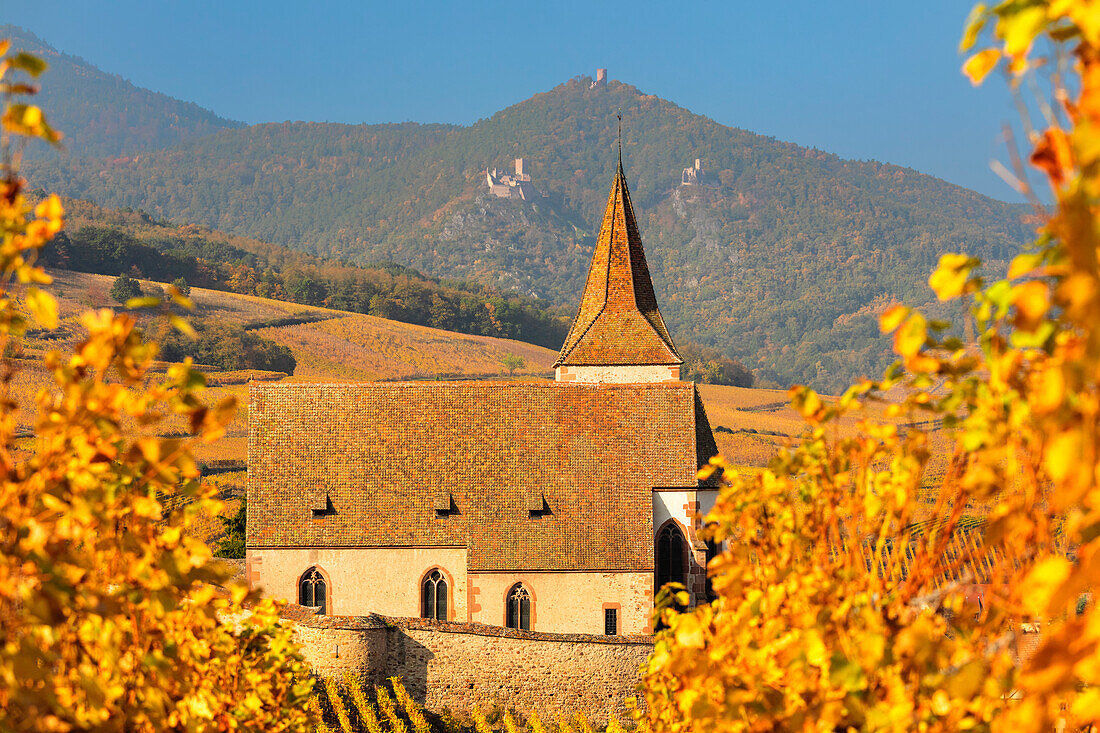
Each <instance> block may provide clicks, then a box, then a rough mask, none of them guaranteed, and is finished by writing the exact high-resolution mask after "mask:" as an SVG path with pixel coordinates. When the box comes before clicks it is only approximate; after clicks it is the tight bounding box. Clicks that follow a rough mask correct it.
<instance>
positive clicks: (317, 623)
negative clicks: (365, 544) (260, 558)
mask: <svg viewBox="0 0 1100 733" xmlns="http://www.w3.org/2000/svg"><path fill="white" fill-rule="evenodd" d="M281 616H282V618H284V619H285V620H287V621H291V622H293V623H295V624H298V625H300V626H306V627H310V628H316V629H339V630H346V631H362V630H366V629H405V630H419V631H436V632H443V633H447V634H473V635H475V636H495V637H500V638H506V639H521V640H525V641H555V642H564V643H569V642H573V643H585V644H611V645H628V646H653V637H652V636H648V635H636V636H604V635H601V634H557V633H551V632H548V631H522V630H520V629H509V628H504V627H502V626H490V625H489V624H482V623H477V622H474V621H470V622H461V623H460V622H454V621H435V620H433V619H427V618H400V617H394V616H383V615H381V614H377V613H371V614H368V615H366V616H321V615H318V614H316V613H315V612H314V611H313V609H311V608H307V607H305V606H299V605H298V604H296V603H288V604H287V605H286V606H285V607H284V608H283V611H282V614H281Z"/></svg>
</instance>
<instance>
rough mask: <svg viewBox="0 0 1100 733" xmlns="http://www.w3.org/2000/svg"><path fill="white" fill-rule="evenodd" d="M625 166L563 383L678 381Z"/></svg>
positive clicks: (569, 345) (561, 364)
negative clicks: (627, 182)
mask: <svg viewBox="0 0 1100 733" xmlns="http://www.w3.org/2000/svg"><path fill="white" fill-rule="evenodd" d="M621 124H622V120H621V118H620V142H619V167H618V170H617V171H616V173H615V181H614V183H613V184H612V186H611V194H610V195H609V196H608V199H607V208H606V210H605V211H604V215H603V224H602V226H601V227H600V234H599V237H598V238H597V239H596V250H595V251H594V252H593V253H592V264H591V265H590V266H589V268H588V280H587V281H586V283H585V286H584V295H583V296H582V297H581V304H580V308H579V309H578V311H577V317H576V319H574V321H573V326H572V328H570V329H569V335H568V336H567V337H566V339H565V345H564V346H562V349H561V354H560V355H559V356H558V361H557V362H556V363H555V364H554V367H555V369H556V372H557V378H558V380H559V381H580V382H656V381H670V380H677V379H679V376H680V364H682V363H683V360H682V359H681V358H680V355H679V354H677V353H676V347H675V346H674V345H673V343H672V337H671V336H669V333H668V329H667V328H666V327H665V322H664V319H662V318H661V313H660V311H659V310H658V309H657V298H656V296H655V295H654V293H653V282H652V280H650V277H649V267H648V266H647V265H646V260H645V252H644V251H643V249H642V238H641V236H639V234H638V224H637V222H636V220H635V218H634V207H633V205H632V204H631V202H630V191H629V189H628V188H627V185H626V175H625V174H624V173H623V158H622V140H621Z"/></svg>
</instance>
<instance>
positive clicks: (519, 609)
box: [505, 583, 531, 631]
mask: <svg viewBox="0 0 1100 733" xmlns="http://www.w3.org/2000/svg"><path fill="white" fill-rule="evenodd" d="M507 603H508V612H507V614H506V616H507V618H506V620H505V624H506V625H507V626H508V628H510V629H523V630H524V631H530V630H531V594H530V593H528V592H527V589H526V588H524V587H523V584H522V583H516V584H515V585H513V586H512V590H510V591H508V601H507Z"/></svg>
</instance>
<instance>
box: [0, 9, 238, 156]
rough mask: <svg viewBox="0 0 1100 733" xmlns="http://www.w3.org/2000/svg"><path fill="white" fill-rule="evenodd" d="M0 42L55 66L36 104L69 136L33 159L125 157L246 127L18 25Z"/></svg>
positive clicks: (40, 147)
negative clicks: (129, 78) (132, 79)
mask: <svg viewBox="0 0 1100 733" xmlns="http://www.w3.org/2000/svg"><path fill="white" fill-rule="evenodd" d="M0 38H10V39H11V40H12V46H13V48H16V49H19V50H23V51H27V52H28V53H33V54H35V55H36V56H38V57H39V58H42V59H43V60H45V61H46V62H47V63H48V64H49V65H50V69H49V72H48V75H47V76H46V77H44V80H46V81H47V82H48V83H46V84H43V85H42V91H41V94H40V95H39V96H38V98H37V101H36V103H37V104H39V105H41V106H42V107H43V108H44V109H46V110H48V114H49V120H50V123H51V124H52V125H53V126H54V127H55V128H57V129H58V130H61V131H62V132H64V133H65V139H64V141H63V142H64V149H63V150H62V151H61V152H60V153H57V152H55V151H53V150H52V149H50V148H49V147H48V146H47V145H45V144H43V143H36V144H34V145H32V146H31V147H30V148H29V150H28V151H27V155H28V157H30V158H38V157H43V156H46V157H54V156H56V155H61V156H75V157H84V156H109V155H122V154H128V153H134V152H139V151H143V150H154V149H157V148H162V147H165V146H168V145H174V144H176V143H178V142H180V141H181V140H187V139H189V138H193V137H199V136H202V135H209V134H211V133H215V132H219V131H221V130H227V129H231V128H235V127H241V126H242V123H240V122H234V121H232V120H226V119H222V118H221V117H218V116H217V115H216V114H214V113H213V112H211V111H209V110H206V109H203V108H202V107H200V106H198V105H197V104H194V103H192V102H182V101H180V100H178V99H173V98H172V97H169V96H167V95H165V94H160V93H158V92H152V91H149V90H148V89H142V88H141V87H137V86H134V85H133V84H131V83H130V82H128V81H126V80H125V79H123V78H122V77H121V76H118V75H116V74H108V73H106V72H104V71H101V70H100V69H97V68H96V67H95V66H93V65H91V64H89V63H88V62H87V61H85V60H84V59H81V58H78V57H76V56H70V55H68V54H66V53H62V52H60V51H58V50H57V49H56V48H54V47H53V46H50V45H49V44H48V43H46V42H45V41H43V40H42V39H41V38H39V37H38V36H36V35H34V34H33V33H31V32H30V31H27V30H24V29H22V28H19V27H17V26H13V25H0Z"/></svg>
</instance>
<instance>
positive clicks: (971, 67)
mask: <svg viewBox="0 0 1100 733" xmlns="http://www.w3.org/2000/svg"><path fill="white" fill-rule="evenodd" d="M1000 59H1001V52H1000V51H998V50H997V49H995V48H987V49H985V50H984V51H979V52H978V53H976V54H974V55H973V56H971V57H970V58H968V59H967V60H966V63H964V64H963V73H964V74H966V75H967V77H969V79H970V83H971V84H973V85H974V86H978V85H979V84H981V83H982V81H984V80H985V78H986V77H987V76H988V75H989V72H991V71H993V67H995V66H996V65H997V62H998V61H999V60H1000Z"/></svg>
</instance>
